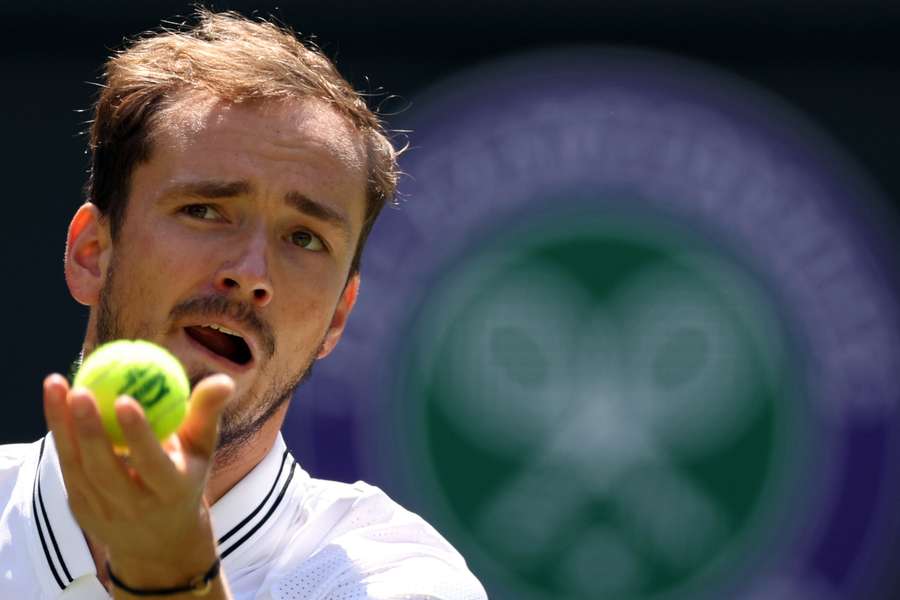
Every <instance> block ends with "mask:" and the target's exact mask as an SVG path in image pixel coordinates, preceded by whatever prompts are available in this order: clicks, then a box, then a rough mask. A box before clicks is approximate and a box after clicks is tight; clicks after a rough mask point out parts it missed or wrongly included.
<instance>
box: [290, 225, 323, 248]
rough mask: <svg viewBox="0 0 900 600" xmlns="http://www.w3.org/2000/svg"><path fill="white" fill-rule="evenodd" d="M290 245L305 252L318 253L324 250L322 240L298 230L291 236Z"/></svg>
mask: <svg viewBox="0 0 900 600" xmlns="http://www.w3.org/2000/svg"><path fill="white" fill-rule="evenodd" d="M291 243H292V244H294V245H295V246H299V247H301V248H303V249H305V250H310V251H313V252H320V251H322V250H324V249H325V244H323V243H322V240H320V239H319V237H318V236H317V235H315V234H313V233H310V232H308V231H304V230H303V229H300V230H298V231H295V232H294V233H292V234H291Z"/></svg>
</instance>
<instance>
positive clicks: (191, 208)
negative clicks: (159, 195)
mask: <svg viewBox="0 0 900 600" xmlns="http://www.w3.org/2000/svg"><path fill="white" fill-rule="evenodd" d="M181 212H182V213H184V214H186V215H187V216H189V217H193V218H194V219H200V220H203V221H215V220H218V219H221V218H222V215H221V214H219V211H217V210H216V209H215V208H213V207H212V206H210V205H209V204H188V205H187V206H184V207H182V208H181Z"/></svg>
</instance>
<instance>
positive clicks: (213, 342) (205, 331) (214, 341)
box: [184, 325, 253, 365]
mask: <svg viewBox="0 0 900 600" xmlns="http://www.w3.org/2000/svg"><path fill="white" fill-rule="evenodd" d="M184 331H185V333H187V334H188V336H190V338H191V339H192V340H194V341H195V342H197V343H198V344H200V345H201V346H203V347H204V348H206V349H207V350H209V351H210V352H212V353H213V354H217V355H219V356H221V357H222V358H224V359H226V360H230V361H231V362H233V363H235V364H238V365H246V364H248V363H249V362H250V361H251V360H253V353H252V352H251V351H250V346H248V345H247V342H245V341H244V338H242V337H241V336H240V335H238V334H237V333H236V332H234V331H231V330H229V329H226V328H224V327H222V326H221V325H193V326H190V327H185V328H184Z"/></svg>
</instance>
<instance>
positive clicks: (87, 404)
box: [69, 388, 139, 511]
mask: <svg viewBox="0 0 900 600" xmlns="http://www.w3.org/2000/svg"><path fill="white" fill-rule="evenodd" d="M69 406H70V407H71V411H72V417H73V422H74V425H75V434H76V436H77V438H78V446H79V449H80V451H81V466H82V473H83V476H84V480H85V481H86V482H87V483H88V484H89V485H87V486H83V487H82V491H84V492H85V494H87V495H93V496H96V497H99V498H103V499H104V500H105V502H107V503H108V504H111V505H113V506H116V507H118V508H119V509H120V510H123V509H124V510H126V511H128V510H130V508H131V506H133V502H134V500H135V492H137V491H138V490H139V488H138V487H137V486H136V485H135V484H134V482H133V481H131V478H130V477H129V476H128V471H127V470H126V468H125V465H123V464H122V461H121V460H120V459H119V458H118V457H117V456H116V455H115V453H114V452H113V448H112V443H111V442H110V440H109V436H108V435H107V434H106V430H105V429H104V428H103V423H102V421H101V420H100V413H99V412H98V411H97V404H96V402H95V401H94V397H93V396H92V395H91V393H90V392H89V391H88V390H86V389H84V388H76V389H74V390H72V391H71V392H70V393H69Z"/></svg>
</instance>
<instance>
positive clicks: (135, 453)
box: [115, 396, 180, 498]
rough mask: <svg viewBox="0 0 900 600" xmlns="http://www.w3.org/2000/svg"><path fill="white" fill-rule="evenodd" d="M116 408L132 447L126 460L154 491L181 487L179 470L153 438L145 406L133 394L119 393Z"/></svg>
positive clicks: (163, 493) (164, 492)
mask: <svg viewBox="0 0 900 600" xmlns="http://www.w3.org/2000/svg"><path fill="white" fill-rule="evenodd" d="M115 410H116V418H117V419H118V421H119V426H120V427H121V429H122V435H123V437H124V438H125V441H126V442H127V443H128V448H129V449H130V451H131V453H130V454H129V463H130V464H131V466H132V468H133V469H134V470H135V471H136V472H137V474H138V476H139V477H140V479H141V482H142V483H143V484H144V486H145V487H146V488H147V489H148V490H149V491H150V492H151V493H153V494H154V495H156V496H159V497H161V498H167V497H171V495H172V494H173V493H174V492H176V491H177V490H178V488H179V487H180V486H179V477H178V471H177V469H176V466H175V465H174V464H173V463H172V460H171V459H170V458H169V456H168V455H167V454H166V452H165V450H164V449H163V447H162V445H160V443H159V440H158V439H156V434H155V433H154V432H153V429H152V428H151V427H150V424H149V423H148V422H147V417H146V415H145V414H144V409H143V408H142V407H141V405H140V404H139V403H138V402H137V401H136V400H135V399H134V398H131V397H129V396H122V397H121V398H119V399H117V400H116V405H115Z"/></svg>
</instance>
